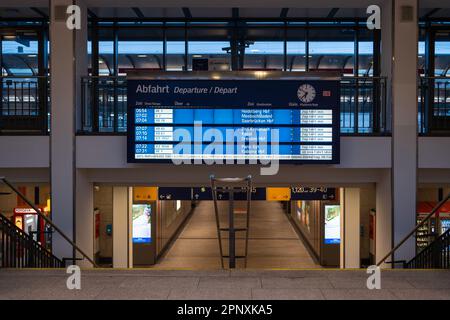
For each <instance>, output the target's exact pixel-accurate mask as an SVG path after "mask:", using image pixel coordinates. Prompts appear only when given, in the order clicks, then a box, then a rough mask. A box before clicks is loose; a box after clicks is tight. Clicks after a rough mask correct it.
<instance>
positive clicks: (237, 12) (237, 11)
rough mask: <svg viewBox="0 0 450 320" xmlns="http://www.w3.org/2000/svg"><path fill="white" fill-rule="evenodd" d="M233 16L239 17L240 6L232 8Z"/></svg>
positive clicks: (234, 17)
mask: <svg viewBox="0 0 450 320" xmlns="http://www.w3.org/2000/svg"><path fill="white" fill-rule="evenodd" d="M231 16H232V17H233V19H239V8H232V9H231Z"/></svg>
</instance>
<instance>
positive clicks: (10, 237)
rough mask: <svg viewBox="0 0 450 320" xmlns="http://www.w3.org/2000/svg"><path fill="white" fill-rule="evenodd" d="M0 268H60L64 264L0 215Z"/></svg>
mask: <svg viewBox="0 0 450 320" xmlns="http://www.w3.org/2000/svg"><path fill="white" fill-rule="evenodd" d="M0 266H1V267H2V268H62V267H64V262H63V261H62V260H60V259H58V258H57V257H55V256H54V255H53V254H52V253H51V252H50V251H48V250H47V249H45V248H44V247H43V246H42V245H41V244H39V242H37V241H35V240H34V239H33V237H32V236H31V235H28V234H26V233H25V232H24V231H22V230H21V229H19V228H18V227H16V226H15V225H14V224H13V223H12V222H11V221H9V220H8V218H6V217H5V216H4V215H2V214H0Z"/></svg>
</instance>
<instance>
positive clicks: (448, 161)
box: [418, 137, 450, 182]
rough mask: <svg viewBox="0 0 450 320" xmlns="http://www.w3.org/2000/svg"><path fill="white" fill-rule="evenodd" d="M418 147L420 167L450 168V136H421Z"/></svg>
mask: <svg viewBox="0 0 450 320" xmlns="http://www.w3.org/2000/svg"><path fill="white" fill-rule="evenodd" d="M418 148H419V159H418V160H419V168H424V169H428V168H436V169H439V168H445V169H449V168H450V137H419V141H418ZM449 182H450V181H449Z"/></svg>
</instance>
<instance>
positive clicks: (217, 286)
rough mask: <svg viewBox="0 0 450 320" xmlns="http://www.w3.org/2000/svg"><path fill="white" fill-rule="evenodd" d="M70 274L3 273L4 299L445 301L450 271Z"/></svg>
mask: <svg viewBox="0 0 450 320" xmlns="http://www.w3.org/2000/svg"><path fill="white" fill-rule="evenodd" d="M67 277H68V275H67V274H66V273H65V270H1V269H0V299H158V300H165V299H177V300H185V299H190V300H191V299H192V300H198V299H208V300H230V299H233V300H234V299H237V300H247V299H256V300H276V299H288V300H294V299H295V300H304V299H307V300H324V299H333V300H334V299H420V300H424V299H446V300H450V271H436V270H435V271H414V270H406V271H405V270H403V271H402V270H398V271H392V270H391V271H387V270H384V271H382V272H381V289H380V290H369V289H367V287H366V281H367V274H366V272H365V270H325V269H322V270H320V269H317V270H279V271H276V270H245V271H239V270H233V271H228V270H217V271H213V270H210V271H190V270H172V271H170V270H151V269H146V270H144V269H133V270H107V269H96V270H93V269H90V270H82V271H81V290H68V289H67V287H66V281H67Z"/></svg>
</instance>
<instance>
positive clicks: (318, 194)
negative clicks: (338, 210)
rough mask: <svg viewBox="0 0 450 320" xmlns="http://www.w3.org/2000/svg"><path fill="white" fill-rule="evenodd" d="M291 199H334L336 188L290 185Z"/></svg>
mask: <svg viewBox="0 0 450 320" xmlns="http://www.w3.org/2000/svg"><path fill="white" fill-rule="evenodd" d="M291 199H292V200H335V199H336V189H335V188H325V187H292V188H291Z"/></svg>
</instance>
